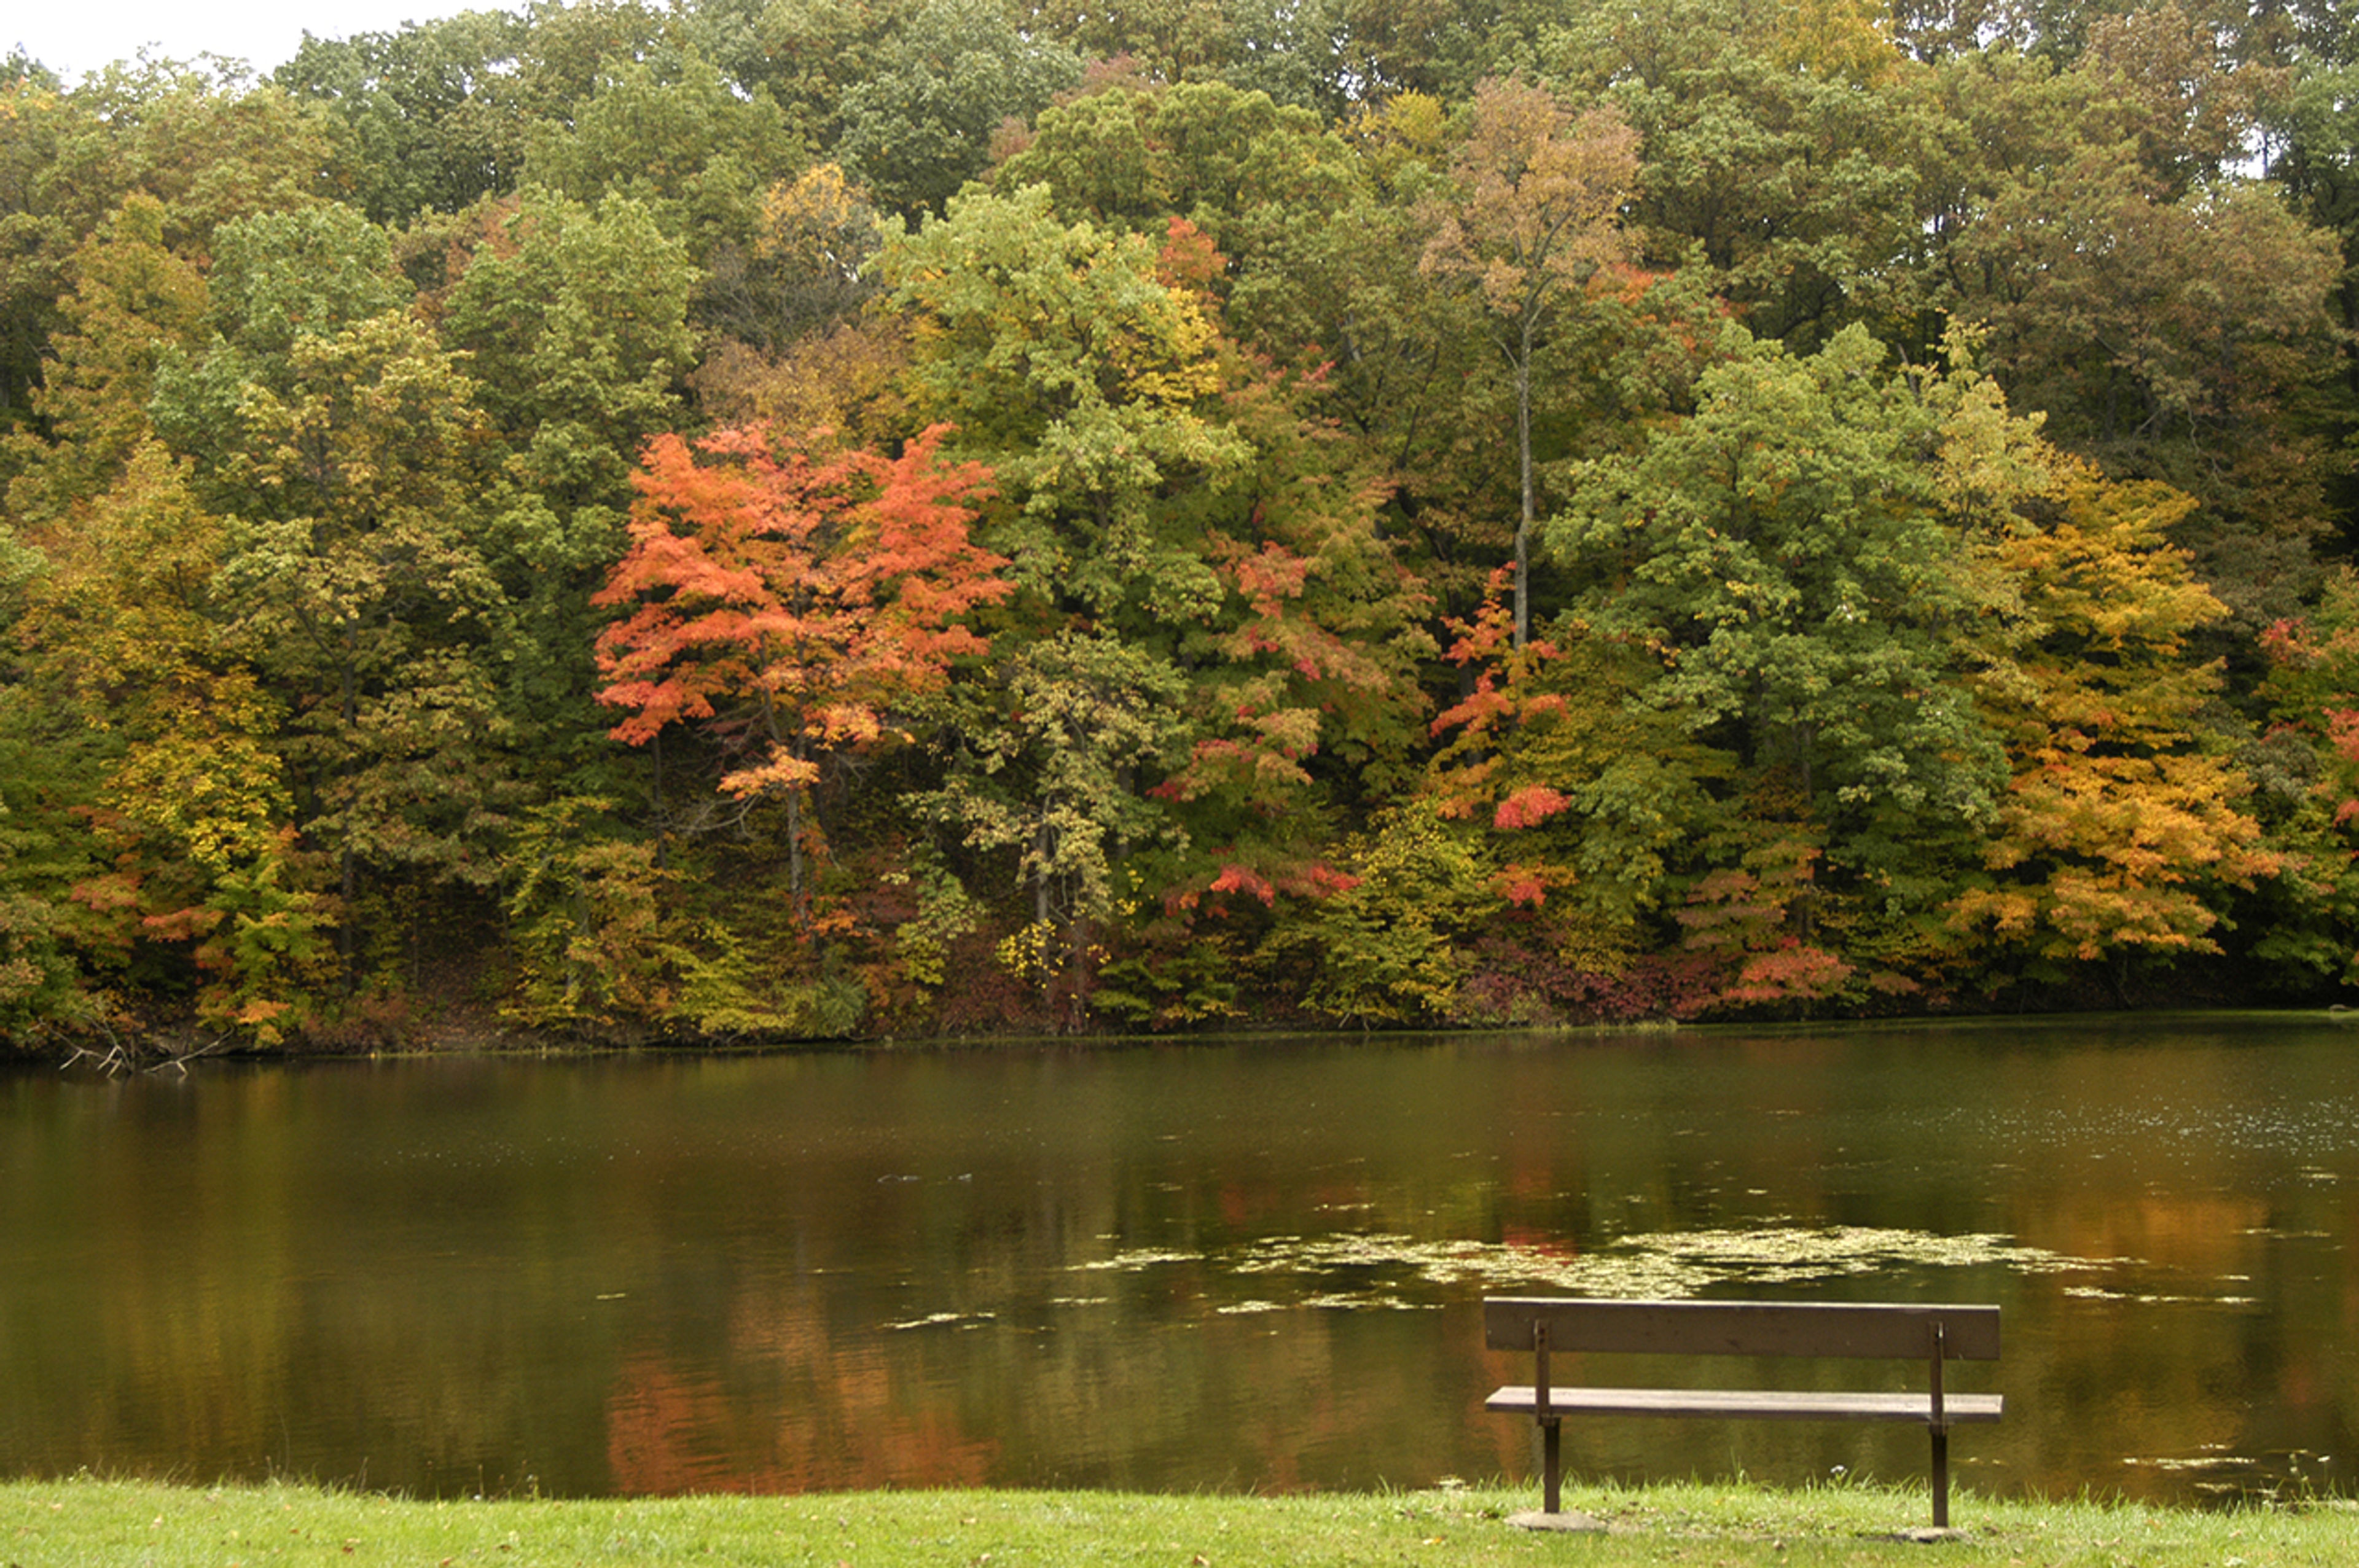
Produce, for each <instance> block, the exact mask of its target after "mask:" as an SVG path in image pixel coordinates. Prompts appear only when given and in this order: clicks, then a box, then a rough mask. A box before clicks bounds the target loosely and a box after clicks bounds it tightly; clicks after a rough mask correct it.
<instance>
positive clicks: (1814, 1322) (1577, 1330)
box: [1483, 1296, 1998, 1361]
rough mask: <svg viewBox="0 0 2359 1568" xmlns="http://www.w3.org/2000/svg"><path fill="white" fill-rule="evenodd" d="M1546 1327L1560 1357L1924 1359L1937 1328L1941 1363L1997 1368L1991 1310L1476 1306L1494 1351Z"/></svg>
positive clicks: (1546, 1303)
mask: <svg viewBox="0 0 2359 1568" xmlns="http://www.w3.org/2000/svg"><path fill="white" fill-rule="evenodd" d="M1536 1321H1538V1322H1545V1323H1547V1325H1549V1348H1550V1349H1552V1350H1553V1351H1555V1352H1556V1353H1558V1354H1560V1355H1562V1354H1565V1353H1568V1352H1574V1351H1583V1350H1587V1351H1595V1352H1597V1353H1599V1354H1601V1355H1674V1356H1844V1357H1895V1358H1898V1357H1926V1356H1929V1355H1930V1353H1931V1343H1932V1334H1931V1329H1932V1325H1934V1324H1936V1323H1938V1324H1940V1325H1941V1336H1942V1352H1943V1357H1944V1358H1945V1359H1951V1360H1964V1361H1995V1360H1997V1359H1998V1308H1996V1307H1995V1306H1978V1305H1928V1304H1920V1303H1888V1302H1875V1303H1860V1302H1836V1303H1805V1302H1691V1301H1581V1300H1567V1299H1563V1298H1552V1297H1533V1296H1494V1297H1491V1298H1488V1299H1486V1300H1485V1301H1484V1303H1483V1326H1484V1342H1485V1343H1486V1344H1487V1345H1488V1346H1489V1347H1490V1348H1491V1349H1493V1350H1529V1349H1531V1348H1532V1325H1533V1323H1534V1322H1536Z"/></svg>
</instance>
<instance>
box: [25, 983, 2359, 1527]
mask: <svg viewBox="0 0 2359 1568" xmlns="http://www.w3.org/2000/svg"><path fill="white" fill-rule="evenodd" d="M1516 1292H1521V1293H1592V1294H1614V1295H1679V1296H1704V1297H1731V1296H1761V1297H1781V1298H1792V1299H1813V1300H1864V1301H1873V1300H1895V1301H1919V1300H1921V1301H1970V1302H1994V1303H1998V1304H1999V1305H2000V1306H2001V1307H2002V1308H2003V1309H2004V1311H2005V1314H2006V1315H2005V1325H2006V1327H2005V1334H2006V1347H2005V1358H2004V1359H2003V1360H2002V1361H2000V1362H1999V1363H1997V1364H1996V1365H1995V1366H1991V1367H1981V1366H1974V1367H1967V1368H1962V1369H1961V1370H1960V1371H1958V1372H1957V1373H1955V1374H1954V1375H1953V1379H1952V1386H1955V1387H1964V1388H1973V1389H1993V1390H1999V1391H2001V1392H2004V1393H2005V1394H2006V1399H2007V1416H2006V1421H2005V1422H2003V1423H2002V1424H2001V1425H1998V1426H1995V1427H1988V1426H1984V1427H1968V1428H1962V1429H1961V1431H1960V1432H1959V1433H1958V1435H1957V1436H1956V1438H1955V1439H1954V1440H1953V1455H1954V1459H1955V1462H1956V1465H1957V1474H1958V1477H1959V1481H1960V1484H1961V1485H1962V1486H1963V1487H1966V1488H1968V1489H1970V1490H1974V1491H1982V1492H1999V1493H2046V1494H2056V1495H2071V1494H2077V1493H2080V1492H2082V1491H2084V1490H2086V1491H2093V1492H2095V1493H2099V1494H2104V1495H2111V1494H2119V1495H2123V1496H2129V1497H2138V1498H2156V1499H2166V1500H2173V1501H2203V1500H2206V1499H2211V1498H2229V1497H2235V1496H2240V1495H2249V1494H2251V1493H2254V1492H2261V1491H2272V1490H2274V1491H2279V1492H2283V1491H2288V1490H2303V1489H2318V1490H2323V1491H2332V1492H2337V1493H2346V1494H2347V1493H2351V1492H2353V1491H2354V1490H2359V1486H2354V1475H2359V1444H2354V1441H2353V1440H2354V1436H2359V1029H2344V1028H2341V1027H2338V1026H2337V1025H2336V1024H2335V1023H2334V1022H2332V1021H2330V1020H2329V1019H2328V1017H2327V1016H2326V1015H2324V1014H2310V1015H2307V1016H2298V1017H2297V1016H2285V1017H2258V1016H2252V1015H2236V1016H2233V1017H2221V1018H2207V1017H2174V1018H2169V1019H2119V1020H2095V1021H2091V1020H2086V1019H2082V1020H2073V1021H1976V1022H1968V1023H1955V1024H1928V1025H1915V1026H1909V1027H1892V1028H1884V1027H1862V1026H1856V1025H1847V1026H1843V1027H1839V1028H1828V1029H1806V1028H1786V1029H1777V1030H1730V1029H1689V1030H1680V1031H1676V1032H1664V1033H1642V1034H1625V1035H1598V1036H1589V1035H1545V1036H1543V1035H1529V1034H1520V1035H1508V1034H1483V1035H1451V1036H1419V1037H1377V1038H1374V1039H1363V1038H1360V1037H1357V1036H1353V1037H1349V1038H1338V1037H1332V1036H1328V1037H1320V1038H1305V1039H1288V1040H1269V1039H1265V1040H1250V1041H1232V1042H1195V1043H1189V1044H1142V1045H1135V1046H1118V1047H1110V1046H1103V1045H1099V1046H1093V1047H1067V1046H1059V1045H1043V1046H995V1047H991V1048H987V1049H964V1050H906V1049H905V1050H882V1051H874V1052H865V1053H851V1052H843V1053H817V1054H760V1055H692V1056H669V1055H661V1054H636V1055H622V1056H608V1057H591V1058H570V1059H549V1060H535V1059H517V1058H514V1057H500V1056H462V1057H446V1058H433V1059H408V1060H388V1061H334V1062H316V1063H299V1064H285V1065H275V1064H274V1065H232V1064H208V1065H201V1066H200V1067H198V1068H196V1069H195V1070H193V1071H192V1072H190V1074H189V1075H188V1076H185V1077H181V1076H173V1075H169V1074H157V1075H148V1076H139V1077H135V1078H128V1079H118V1080H105V1079H101V1078H96V1077H92V1076H74V1075H71V1074H60V1073H58V1072H54V1071H49V1070H42V1069H16V1070H12V1071H10V1072H8V1073H6V1074H5V1076H0V1390H5V1393H0V1473H5V1474H10V1475H55V1474H60V1473H71V1472H72V1471H75V1470H77V1469H80V1468H83V1467H88V1468H90V1469H92V1470H94V1471H100V1472H104V1473H126V1472H127V1473H136V1474H142V1475H152V1476H164V1477H168V1478H177V1479H179V1480H184V1481H190V1482H211V1481H213V1480H216V1479H222V1478H257V1477H263V1476H295V1477H299V1478H307V1479H321V1480H334V1481H343V1482H353V1483H358V1484H362V1485H365V1486H368V1487H389V1488H397V1489H400V1490H404V1491H408V1492H412V1493H416V1494H419V1495H429V1496H451V1495H472V1494H474V1493H478V1492H481V1493H485V1494H515V1493H527V1492H534V1491H538V1492H540V1493H543V1494H554V1495H564V1496H609V1495H625V1494H647V1493H669V1492H681V1491H695V1490H721V1489H734V1490H760V1491H801V1490H811V1489H825V1488H843V1487H878V1486H897V1487H931V1486H947V1485H988V1486H999V1487H1059V1486H1087V1487H1127V1488H1142V1489H1150V1490H1183V1489H1184V1490H1194V1489H1207V1488H1210V1489H1228V1490H1236V1491H1271V1490H1290V1489H1300V1488H1365V1487H1377V1486H1381V1485H1391V1486H1402V1487H1417V1486H1425V1485H1430V1484H1432V1483H1434V1482H1436V1481H1439V1480H1441V1479H1443V1478H1446V1477H1449V1476H1461V1477H1465V1478H1468V1479H1474V1478H1483V1477H1489V1476H1499V1475H1502V1474H1505V1475H1510V1476H1528V1475H1529V1474H1531V1471H1532V1459H1531V1452H1530V1449H1531V1439H1530V1431H1529V1423H1528V1422H1518V1421H1517V1420H1514V1419H1511V1418H1507V1417H1499V1416H1491V1415H1487V1414H1485V1413H1484V1411H1483V1410H1482V1408H1481V1404H1482V1399H1483V1396H1484V1393H1485V1392H1487V1391H1488V1390H1489V1389H1490V1388H1491V1387H1492V1386H1494V1385H1495V1384H1496V1383H1499V1382H1502V1381H1510V1380H1513V1381H1525V1380H1527V1374H1526V1373H1525V1372H1524V1371H1522V1370H1521V1369H1520V1368H1519V1367H1518V1365H1517V1362H1516V1361H1514V1360H1511V1359H1509V1358H1506V1357H1493V1356H1491V1355H1488V1354H1487V1353H1485V1352H1484V1349H1483V1347H1482V1327H1481V1321H1480V1310H1479V1306H1480V1302H1481V1299H1482V1297H1483V1296H1484V1294H1485V1293H1516ZM1523 1364H1524V1365H1527V1361H1525V1362H1524V1363H1523ZM1598 1369H1599V1370H1605V1369H1606V1368H1598ZM1717 1370H1719V1371H1720V1372H1721V1373H1722V1375H1723V1376H1725V1375H1729V1374H1731V1373H1733V1374H1734V1376H1736V1377H1738V1378H1740V1379H1751V1378H1754V1377H1756V1376H1763V1375H1770V1374H1774V1373H1775V1372H1776V1371H1777V1368H1742V1367H1740V1368H1721V1369H1717ZM1809 1370H1810V1369H1808V1368H1805V1369H1804V1375H1808V1374H1809ZM1826 1370H1827V1371H1829V1372H1830V1373H1832V1374H1833V1375H1834V1376H1836V1378H1837V1379H1842V1378H1845V1377H1856V1376H1858V1375H1860V1372H1861V1369H1860V1368H1849V1369H1846V1368H1826ZM1894 1371H1895V1377H1896V1378H1897V1379H1900V1380H1901V1381H1902V1382H1906V1381H1908V1379H1911V1378H1912V1377H1913V1378H1919V1379H1921V1376H1922V1372H1921V1369H1919V1368H1895V1369H1894ZM1565 1375H1566V1374H1565V1373H1563V1372H1562V1371H1560V1374H1559V1376H1560V1378H1561V1377H1563V1376H1565ZM1871 1375H1872V1374H1871ZM1924 1448H1925V1440H1924V1437H1923V1434H1922V1433H1912V1432H1910V1431H1908V1430H1906V1429H1901V1430H1885V1429H1881V1428H1869V1427H1863V1426H1855V1425H1853V1426H1838V1427H1824V1426H1818V1425H1788V1424H1784V1423H1764V1422H1753V1423H1745V1424H1740V1425H1726V1426H1723V1425H1714V1424H1712V1423H1700V1422H1628V1421H1625V1422H1593V1423H1588V1424H1586V1425H1582V1426H1578V1427H1569V1428H1568V1430H1567V1433H1566V1439H1565V1452H1566V1456H1567V1463H1568V1466H1569V1469H1570V1472H1571V1474H1572V1475H1574V1476H1593V1475H1598V1474H1612V1475H1615V1476H1625V1477H1630V1478H1638V1477H1643V1476H1687V1475H1690V1474H1699V1475H1708V1476H1724V1475H1730V1474H1736V1473H1742V1474H1745V1475H1748V1476H1754V1477H1756V1478H1757V1479H1761V1480H1764V1481H1769V1482H1775V1483H1778V1484H1799V1483H1801V1482H1805V1481H1809V1480H1812V1479H1819V1478H1825V1477H1828V1476H1836V1475H1851V1476H1881V1477H1888V1478H1895V1479H1914V1478H1919V1477H1921V1476H1922V1474H1923V1471H1924V1465H1925V1454H1924Z"/></svg>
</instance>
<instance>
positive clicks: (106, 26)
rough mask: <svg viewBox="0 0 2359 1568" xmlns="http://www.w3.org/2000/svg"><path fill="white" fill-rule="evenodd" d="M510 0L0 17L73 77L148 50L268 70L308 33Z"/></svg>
mask: <svg viewBox="0 0 2359 1568" xmlns="http://www.w3.org/2000/svg"><path fill="white" fill-rule="evenodd" d="M520 4H521V0H518V4H517V5H510V4H508V3H507V0H231V4H229V5H207V4H203V3H202V0H16V3H14V4H11V5H8V6H7V7H6V10H7V13H8V15H7V16H5V17H0V55H5V53H6V52H7V50H8V49H10V47H12V46H14V45H18V44H21V45H23V46H24V49H25V52H26V53H27V54H29V55H31V56H32V57H33V58H34V59H37V60H38V61H40V62H41V63H42V64H43V65H46V66H48V67H49V69H50V70H54V71H56V72H57V73H58V74H59V75H60V76H61V77H64V78H66V79H67V80H68V81H71V80H73V79H75V78H77V77H79V76H81V75H82V73H83V72H84V71H89V70H97V69H98V68H99V67H101V66H103V65H105V64H107V63H108V62H109V61H111V60H117V59H130V58H131V57H132V56H134V55H136V54H137V53H138V52H139V49H140V46H141V45H143V44H145V45H151V46H155V52H157V53H158V54H161V55H165V56H168V57H170V58H173V59H193V58H194V57H196V56H197V55H199V54H202V53H212V54H219V55H236V56H239V57H241V58H243V59H245V61H246V63H247V64H249V65H251V66H252V67H253V68H254V70H255V74H256V75H257V76H259V75H266V74H267V73H268V72H269V71H270V70H273V69H274V68H275V67H277V66H280V65H283V64H285V63H286V62H287V60H288V58H289V57H290V56H292V55H293V54H294V52H295V50H296V49H297V47H298V46H299V45H300V44H301V43H302V41H303V34H304V32H305V30H306V29H309V30H310V32H312V33H314V34H316V35H318V36H319V37H321V38H346V37H349V36H350V35H352V34H353V33H374V32H390V31H391V30H392V29H394V28H396V27H399V26H401V24H402V23H404V22H424V21H431V20H433V19H435V18H437V17H440V16H456V15H458V14H459V13H460V12H462V11H467V10H512V9H516V8H518V5H520Z"/></svg>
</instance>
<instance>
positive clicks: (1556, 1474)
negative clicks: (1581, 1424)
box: [1540, 1416, 1564, 1514]
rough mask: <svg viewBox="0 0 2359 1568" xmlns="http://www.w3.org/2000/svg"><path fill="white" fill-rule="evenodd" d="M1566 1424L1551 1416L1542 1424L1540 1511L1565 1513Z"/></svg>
mask: <svg viewBox="0 0 2359 1568" xmlns="http://www.w3.org/2000/svg"><path fill="white" fill-rule="evenodd" d="M1563 1427H1564V1423H1563V1422H1561V1421H1560V1420H1558V1419H1557V1418H1556V1417H1554V1416H1551V1417H1549V1419H1547V1420H1546V1421H1543V1422H1540V1510H1541V1511H1542V1512H1543V1513H1552V1514H1560V1513H1562V1512H1564V1449H1563V1436H1564V1433H1563Z"/></svg>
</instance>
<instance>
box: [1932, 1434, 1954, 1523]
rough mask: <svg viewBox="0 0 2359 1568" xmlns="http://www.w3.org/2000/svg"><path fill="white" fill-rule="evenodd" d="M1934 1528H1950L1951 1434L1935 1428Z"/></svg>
mask: <svg viewBox="0 0 2359 1568" xmlns="http://www.w3.org/2000/svg"><path fill="white" fill-rule="evenodd" d="M1933 1528H1934V1529H1935V1530H1947V1529H1949V1528H1950V1433H1949V1430H1948V1429H1947V1428H1946V1427H1939V1426H1937V1427H1935V1428H1933Z"/></svg>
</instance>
